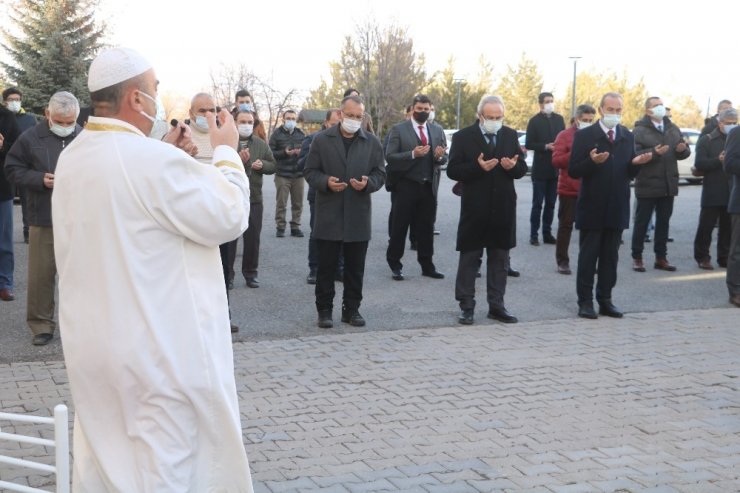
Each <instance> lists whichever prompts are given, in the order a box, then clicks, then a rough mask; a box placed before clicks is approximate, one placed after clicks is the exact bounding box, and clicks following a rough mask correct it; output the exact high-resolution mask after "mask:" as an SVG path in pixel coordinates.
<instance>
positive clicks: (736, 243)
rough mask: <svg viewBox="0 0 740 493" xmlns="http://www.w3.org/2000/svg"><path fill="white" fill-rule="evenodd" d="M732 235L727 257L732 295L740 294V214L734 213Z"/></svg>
mask: <svg viewBox="0 0 740 493" xmlns="http://www.w3.org/2000/svg"><path fill="white" fill-rule="evenodd" d="M730 222H731V223H732V237H731V239H730V254H729V255H728V257H727V276H726V282H727V290H728V291H729V293H730V296H735V295H738V294H740V214H732V215H731V218H730Z"/></svg>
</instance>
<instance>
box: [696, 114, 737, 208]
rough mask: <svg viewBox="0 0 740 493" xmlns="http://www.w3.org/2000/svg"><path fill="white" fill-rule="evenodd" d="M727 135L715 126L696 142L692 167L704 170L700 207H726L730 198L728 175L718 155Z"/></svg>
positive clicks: (723, 147)
mask: <svg viewBox="0 0 740 493" xmlns="http://www.w3.org/2000/svg"><path fill="white" fill-rule="evenodd" d="M726 139H727V137H726V136H725V134H723V133H722V132H720V130H719V128H716V129H714V130H713V131H712V133H710V134H709V135H703V136H701V137H700V138H699V142H697V143H696V149H695V152H696V159H695V160H694V167H695V168H696V169H698V170H700V171H703V172H704V180H703V181H702V185H701V206H702V207H727V202H728V200H730V177H729V176H727V174H726V173H725V171H724V170H723V169H722V161H720V160H719V155H720V154H721V153H722V151H723V150H724V149H725V140H726Z"/></svg>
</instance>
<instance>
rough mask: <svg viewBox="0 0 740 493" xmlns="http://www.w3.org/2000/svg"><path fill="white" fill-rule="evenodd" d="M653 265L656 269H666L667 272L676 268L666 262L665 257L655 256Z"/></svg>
mask: <svg viewBox="0 0 740 493" xmlns="http://www.w3.org/2000/svg"><path fill="white" fill-rule="evenodd" d="M653 267H655V268H656V269H658V270H667V271H668V272H673V271H674V270H676V266H675V265H673V264H671V263H670V262H668V259H667V258H665V257H659V258H656V259H655V265H654V266H653Z"/></svg>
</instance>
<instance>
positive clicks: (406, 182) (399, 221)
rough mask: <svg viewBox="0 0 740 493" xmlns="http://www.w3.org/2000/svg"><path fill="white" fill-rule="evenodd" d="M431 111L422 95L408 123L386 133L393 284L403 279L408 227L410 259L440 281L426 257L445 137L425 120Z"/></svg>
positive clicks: (388, 255)
mask: <svg viewBox="0 0 740 493" xmlns="http://www.w3.org/2000/svg"><path fill="white" fill-rule="evenodd" d="M431 108H432V102H431V100H430V99H429V98H428V97H427V96H425V95H423V94H419V95H417V96H414V99H413V101H412V114H411V118H410V119H409V120H406V121H404V122H401V123H399V124H397V125H394V126H393V128H391V131H390V133H389V134H388V145H387V146H386V149H385V152H386V155H385V158H386V160H387V161H388V168H387V172H388V181H389V188H390V189H392V190H393V192H392V194H391V201H392V204H391V214H392V215H391V224H390V240H389V241H388V250H387V251H386V260H387V261H388V266H389V267H390V268H391V273H392V276H393V279H394V280H396V281H402V280H403V279H404V276H403V271H402V269H403V264H402V263H401V258H403V251H404V247H405V243H406V235H407V234H408V230H409V226H410V225H411V224H414V225H415V229H416V240H417V252H416V254H417V260H418V261H419V264H420V265H421V274H422V275H423V276H426V277H431V278H433V279H442V278H444V275H443V274H442V273H440V272H438V271H437V268H436V267H435V266H434V261H433V260H432V257H433V255H434V212H435V210H436V202H437V188H438V187H437V184H438V183H439V175H440V167H441V166H442V165H443V164H445V163H446V162H447V156H446V155H445V149H446V148H447V138H446V137H445V134H444V131H443V130H442V127H440V126H439V125H436V124H433V123H429V122H428V121H427V120H428V119H429V113H430V112H431Z"/></svg>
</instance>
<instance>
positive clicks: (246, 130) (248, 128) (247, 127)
mask: <svg viewBox="0 0 740 493" xmlns="http://www.w3.org/2000/svg"><path fill="white" fill-rule="evenodd" d="M237 128H238V129H239V137H243V138H245V139H246V138H248V137H250V136H251V135H252V132H253V131H254V125H252V124H251V123H242V124H241V125H239V126H238V127H237Z"/></svg>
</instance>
